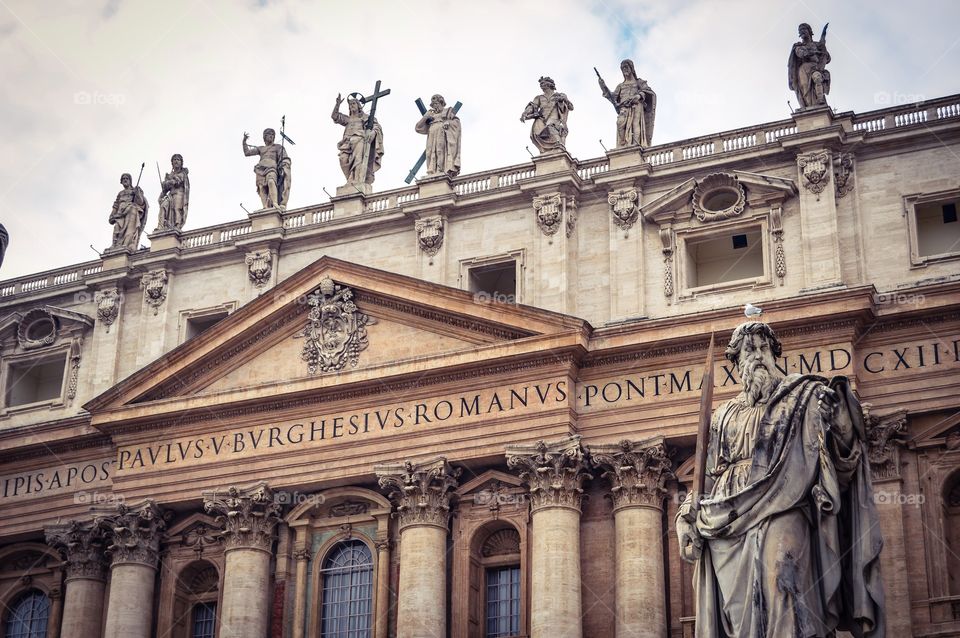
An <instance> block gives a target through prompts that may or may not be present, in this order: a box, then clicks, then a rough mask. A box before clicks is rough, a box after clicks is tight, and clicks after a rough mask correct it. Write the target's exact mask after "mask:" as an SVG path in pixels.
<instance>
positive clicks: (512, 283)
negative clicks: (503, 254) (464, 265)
mask: <svg viewBox="0 0 960 638" xmlns="http://www.w3.org/2000/svg"><path fill="white" fill-rule="evenodd" d="M467 272H468V280H469V281H468V285H469V290H470V292H474V293H480V294H485V295H487V299H488V300H491V301H504V302H508V303H516V301H517V262H516V261H514V260H512V259H511V260H510V261H503V262H498V263H495V264H488V265H484V266H474V267H473V268H470V269H469V270H468V271H467Z"/></svg>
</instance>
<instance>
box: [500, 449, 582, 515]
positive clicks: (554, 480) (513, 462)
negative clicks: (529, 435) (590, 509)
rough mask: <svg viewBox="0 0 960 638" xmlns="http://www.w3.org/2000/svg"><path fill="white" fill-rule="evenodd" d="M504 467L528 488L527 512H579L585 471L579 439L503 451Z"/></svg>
mask: <svg viewBox="0 0 960 638" xmlns="http://www.w3.org/2000/svg"><path fill="white" fill-rule="evenodd" d="M506 456H507V467H509V468H511V469H513V470H515V471H517V474H518V475H519V476H520V478H521V479H522V480H523V481H524V482H526V483H527V486H528V488H529V489H530V510H531V512H534V511H536V510H538V509H542V508H546V507H567V508H571V509H575V510H577V511H579V510H580V504H581V501H582V498H583V482H584V481H586V480H588V479H591V478H593V476H592V475H591V474H589V473H588V472H587V471H586V460H585V457H584V453H583V447H582V446H581V445H580V436H579V435H576V436H572V437H570V438H568V439H563V440H561V441H553V442H549V443H548V442H545V441H537V443H535V444H534V445H514V446H508V447H507V449H506Z"/></svg>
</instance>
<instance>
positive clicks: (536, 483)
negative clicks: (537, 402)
mask: <svg viewBox="0 0 960 638" xmlns="http://www.w3.org/2000/svg"><path fill="white" fill-rule="evenodd" d="M506 454H507V465H508V466H509V467H511V468H513V469H516V470H518V472H519V476H520V478H521V479H523V480H524V481H525V482H526V483H527V486H528V487H529V489H530V509H531V525H530V528H531V533H532V536H533V538H532V542H531V555H530V594H531V595H530V598H531V601H530V605H531V608H530V635H531V636H532V638H580V637H581V636H582V635H583V626H582V620H581V616H582V611H581V595H580V501H581V497H582V494H583V482H584V481H585V480H586V479H588V478H591V477H590V475H589V474H588V473H587V472H586V471H585V464H584V455H583V449H582V448H581V446H580V437H579V436H575V437H571V438H569V439H564V440H562V441H558V442H552V443H545V442H543V441H540V442H538V443H537V444H536V445H532V446H529V445H524V446H511V447H508V448H507V451H506Z"/></svg>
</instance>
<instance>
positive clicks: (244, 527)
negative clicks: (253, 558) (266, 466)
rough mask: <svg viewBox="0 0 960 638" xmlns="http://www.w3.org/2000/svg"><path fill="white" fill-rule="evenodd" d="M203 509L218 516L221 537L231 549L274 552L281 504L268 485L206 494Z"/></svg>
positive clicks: (235, 488) (227, 547)
mask: <svg viewBox="0 0 960 638" xmlns="http://www.w3.org/2000/svg"><path fill="white" fill-rule="evenodd" d="M203 509H204V511H206V512H207V513H208V514H215V515H216V519H215V520H216V523H217V524H218V525H221V526H222V531H221V532H219V534H218V535H219V536H221V537H222V538H223V539H224V545H225V547H226V549H227V550H231V549H258V550H262V551H265V552H270V550H271V548H272V546H273V532H274V530H275V528H276V526H277V523H278V522H280V503H279V502H278V499H276V498H274V494H273V491H272V490H271V489H270V487H269V486H268V485H267V484H266V483H265V482H263V481H261V482H259V483H255V484H253V485H249V486H247V487H229V488H227V491H226V493H223V492H217V491H212V492H204V493H203Z"/></svg>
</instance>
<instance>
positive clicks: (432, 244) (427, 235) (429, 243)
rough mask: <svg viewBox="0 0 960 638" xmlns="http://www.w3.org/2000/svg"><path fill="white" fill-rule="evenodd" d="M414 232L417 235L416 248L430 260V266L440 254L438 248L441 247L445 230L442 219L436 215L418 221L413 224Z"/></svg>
mask: <svg viewBox="0 0 960 638" xmlns="http://www.w3.org/2000/svg"><path fill="white" fill-rule="evenodd" d="M414 230H415V231H416V233H417V246H419V247H420V250H422V251H423V252H424V253H425V254H426V255H427V257H429V258H430V263H431V264H432V263H433V258H434V257H435V256H436V255H437V253H438V252H440V248H441V247H442V246H443V233H444V230H445V229H444V221H443V217H441V216H440V215H436V216H434V217H424V218H423V219H418V220H417V221H416V222H415V223H414Z"/></svg>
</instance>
